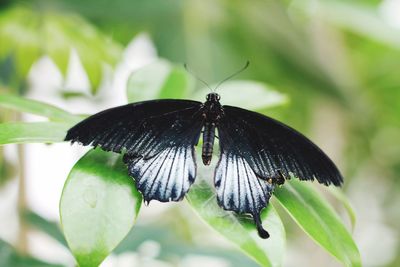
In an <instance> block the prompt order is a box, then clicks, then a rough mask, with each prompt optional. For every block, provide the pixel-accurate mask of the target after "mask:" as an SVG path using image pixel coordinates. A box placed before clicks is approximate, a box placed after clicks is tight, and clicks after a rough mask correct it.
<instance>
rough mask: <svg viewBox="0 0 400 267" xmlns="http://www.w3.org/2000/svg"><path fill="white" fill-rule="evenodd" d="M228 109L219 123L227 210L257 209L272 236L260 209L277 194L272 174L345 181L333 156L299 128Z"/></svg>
mask: <svg viewBox="0 0 400 267" xmlns="http://www.w3.org/2000/svg"><path fill="white" fill-rule="evenodd" d="M223 109H224V116H223V117H222V118H221V119H220V121H219V124H218V135H219V142H220V150H221V158H220V162H219V164H218V166H217V168H216V173H215V185H216V188H217V196H218V201H219V204H220V205H221V206H222V207H224V208H225V209H227V210H233V211H236V212H239V213H251V214H252V215H253V217H254V220H255V222H256V224H257V228H258V229H259V233H260V235H264V236H267V234H266V233H264V232H263V231H264V230H263V229H262V227H261V222H260V217H259V214H260V212H261V210H262V209H263V208H264V207H266V206H267V204H268V201H269V198H270V197H271V195H272V191H273V188H274V182H273V183H269V182H268V180H269V179H270V178H271V179H272V181H278V179H281V178H282V176H284V177H289V175H293V176H295V177H298V178H299V179H301V180H314V179H316V180H317V181H318V182H320V183H323V184H325V185H329V184H331V183H332V184H334V185H336V186H338V185H340V184H341V183H342V182H343V178H342V176H341V175H340V173H339V171H338V169H337V168H336V166H335V165H334V163H333V162H332V161H331V160H330V159H329V158H328V156H326V155H325V153H324V152H322V151H321V149H319V148H318V147H317V146H316V145H315V144H313V143H312V142H311V141H310V140H309V139H307V138H306V137H305V136H303V135H302V134H300V133H299V132H297V131H295V130H294V129H292V128H290V127H288V126H286V125H284V124H282V123H280V122H278V121H276V120H274V119H272V118H269V117H266V116H264V115H261V114H259V113H256V112H252V111H248V110H245V109H241V108H237V107H231V106H223ZM270 181H271V180H270Z"/></svg>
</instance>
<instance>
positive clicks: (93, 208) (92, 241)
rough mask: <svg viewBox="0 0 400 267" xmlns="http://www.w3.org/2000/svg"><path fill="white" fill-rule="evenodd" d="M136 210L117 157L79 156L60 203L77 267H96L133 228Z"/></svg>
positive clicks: (94, 153)
mask: <svg viewBox="0 0 400 267" xmlns="http://www.w3.org/2000/svg"><path fill="white" fill-rule="evenodd" d="M140 206H141V195H140V194H139V192H138V191H137V190H136V188H135V185H134V182H133V180H132V178H131V177H129V176H128V174H127V170H126V167H125V165H124V164H123V163H122V161H121V159H120V156H119V155H118V154H115V153H107V152H104V151H102V150H91V151H89V152H88V153H87V154H86V155H85V156H83V157H82V158H81V159H80V160H79V161H78V163H77V164H75V166H74V167H73V169H72V170H71V172H70V174H69V176H68V178H67V180H66V182H65V185H64V190H63V193H62V196H61V200H60V217H61V224H62V229H63V232H64V235H65V238H66V240H67V243H68V246H69V248H70V249H71V251H72V253H73V255H74V256H75V258H76V260H77V262H78V264H79V266H81V267H91V266H98V265H99V264H100V263H101V262H102V261H103V260H104V259H105V258H106V257H107V255H109V254H110V253H111V251H112V250H113V249H114V248H115V247H116V246H117V245H118V244H119V243H120V242H121V240H122V239H123V238H124V237H125V236H126V235H127V234H128V232H129V230H130V229H131V228H132V227H133V225H134V224H135V220H136V216H137V215H138V212H139V209H140Z"/></svg>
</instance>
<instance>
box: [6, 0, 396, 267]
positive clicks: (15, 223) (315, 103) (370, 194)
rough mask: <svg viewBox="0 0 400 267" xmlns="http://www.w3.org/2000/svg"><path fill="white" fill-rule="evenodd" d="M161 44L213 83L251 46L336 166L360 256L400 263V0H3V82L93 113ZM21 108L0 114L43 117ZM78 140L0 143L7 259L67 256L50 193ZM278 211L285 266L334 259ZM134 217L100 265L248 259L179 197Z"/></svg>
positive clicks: (120, 96) (289, 113) (257, 63)
mask: <svg viewBox="0 0 400 267" xmlns="http://www.w3.org/2000/svg"><path fill="white" fill-rule="evenodd" d="M158 58H165V59H168V60H170V61H172V62H175V63H177V64H182V63H183V62H187V63H188V64H189V66H191V68H192V69H193V70H195V72H196V73H197V74H198V75H199V76H201V77H202V79H204V80H206V81H209V82H210V83H215V82H218V81H220V80H221V79H223V78H225V77H226V76H227V75H228V74H230V73H231V72H233V71H235V70H237V69H239V68H240V67H241V66H242V65H243V64H244V63H245V61H246V60H250V62H251V65H250V67H249V68H248V69H247V70H246V71H245V72H244V73H242V74H241V75H240V78H241V79H251V80H256V81H260V82H264V83H266V84H269V85H271V86H272V87H273V88H275V89H276V90H277V91H279V92H280V93H283V94H285V95H286V96H287V98H288V103H287V104H285V105H283V106H279V107H275V108H271V109H268V110H267V111H266V114H268V115H269V116H272V117H274V118H277V119H280V120H282V121H284V122H285V123H287V124H289V125H291V126H293V127H294V128H296V129H298V130H300V131H301V132H303V133H305V134H306V135H307V136H309V137H310V138H311V139H312V140H314V141H315V142H316V143H317V144H318V145H320V146H321V147H322V148H323V150H324V151H326V152H327V154H328V155H330V156H331V157H332V159H333V160H334V161H335V162H336V163H337V164H338V166H339V169H341V170H342V172H343V174H344V177H345V184H344V187H343V190H344V192H345V194H346V195H347V196H348V198H349V199H350V202H351V203H352V205H353V208H354V209H355V212H356V216H357V223H356V226H355V229H354V231H353V235H354V238H355V240H356V242H357V244H358V246H359V249H360V252H361V256H362V259H363V263H364V266H388V267H389V266H393V267H394V266H400V247H399V237H400V228H399V223H400V208H399V207H400V194H399V193H400V190H399V189H400V179H399V175H400V146H399V140H400V88H399V85H400V74H399V70H400V0H384V1H378V0H364V1H362V0H354V1H344V0H343V1H341V0H292V1H290V0H285V1H272V0H251V1H224V0H203V1H200V0H185V1H184V0H168V1H165V0H153V1H140V0H113V1H107V0H101V1H99V0H96V1H95V0H85V1H82V0H80V1H77V0H68V1H63V0H31V1H12V0H8V1H7V0H3V1H0V90H2V91H7V92H12V93H15V94H20V95H23V96H26V97H29V98H32V99H37V100H41V101H45V102H48V103H51V104H54V105H56V106H59V107H61V108H64V109H66V110H68V111H70V112H73V113H87V114H91V113H94V112H97V111H99V110H102V109H104V108H107V107H111V106H115V105H121V104H124V103H126V93H125V86H126V82H127V79H128V77H129V75H130V73H132V72H133V71H135V70H137V69H138V68H140V67H142V66H145V65H146V64H148V63H151V62H154V61H155V60H157V59H158ZM242 94H243V95H245V94H246V88H243V91H242ZM21 116H22V115H18V114H15V113H13V112H11V111H9V110H6V109H0V122H4V121H11V120H17V119H23V120H27V121H30V120H37V118H36V117H34V116H32V115H30V116H27V115H23V117H21ZM85 151H86V149H85V148H79V147H78V146H74V147H72V148H71V146H70V145H69V144H54V145H44V144H29V145H25V146H14V145H7V146H3V147H0V239H1V240H0V265H1V266H74V260H73V257H72V256H71V254H70V253H69V251H68V249H66V247H65V241H64V240H63V237H62V235H61V234H60V232H59V230H58V228H57V225H58V223H59V215H58V203H59V198H60V195H61V190H62V186H63V184H64V181H65V178H66V177H67V175H68V172H69V170H70V169H71V167H72V166H73V164H74V163H75V162H76V161H77V159H78V158H79V157H80V156H82V155H83V153H84V152H85ZM22 210H24V211H25V212H20V211H22ZM339 211H340V208H339ZM342 212H343V213H344V211H342ZM344 218H345V219H346V216H344ZM283 220H284V222H285V228H286V231H287V238H288V241H287V247H288V251H287V253H286V256H285V263H284V266H340V265H339V263H337V262H336V261H335V260H334V259H333V258H332V257H331V256H330V255H328V254H327V253H326V252H325V251H323V250H322V249H320V248H319V247H318V246H317V245H315V244H314V243H313V242H312V241H311V240H310V239H309V238H308V237H307V236H306V235H305V234H304V233H303V232H302V231H301V230H299V229H298V227H297V226H296V225H295V224H294V223H293V222H292V221H291V219H290V218H289V217H288V218H283ZM135 229H137V230H136V231H137V232H136V235H135V238H133V236H132V238H131V237H130V236H128V238H127V239H126V240H125V241H124V243H123V244H121V246H120V247H119V248H118V249H117V250H116V251H115V253H114V254H113V255H112V256H110V257H108V258H107V259H106V261H105V262H104V263H103V264H102V266H253V265H255V264H254V263H252V261H251V260H249V259H247V258H246V257H245V256H242V255H241V254H240V253H238V252H236V251H235V249H234V248H232V247H231V245H229V243H228V242H226V241H225V240H224V239H223V238H221V237H219V236H218V235H217V234H216V233H215V232H213V231H212V230H210V229H208V227H206V226H204V224H203V223H202V222H201V221H199V220H198V219H197V218H195V217H193V216H192V213H191V211H190V210H188V209H187V207H186V206H185V204H182V203H177V204H164V205H159V204H157V203H152V204H151V205H150V207H143V208H142V211H141V214H140V218H139V220H138V222H137V226H135ZM193 232H195V233H193ZM138 233H140V234H139V237H138ZM196 233H197V234H196ZM198 233H201V235H199V234H198ZM124 247H129V248H130V249H124Z"/></svg>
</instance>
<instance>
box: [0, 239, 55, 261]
mask: <svg viewBox="0 0 400 267" xmlns="http://www.w3.org/2000/svg"><path fill="white" fill-rule="evenodd" d="M0 266H4V267H26V266H29V267H61V266H62V265H60V264H52V263H47V262H44V261H41V260H39V259H35V258H32V257H29V256H24V255H20V254H19V253H18V252H17V251H16V250H15V249H14V248H13V247H12V246H10V245H9V244H8V243H6V242H4V241H3V240H0Z"/></svg>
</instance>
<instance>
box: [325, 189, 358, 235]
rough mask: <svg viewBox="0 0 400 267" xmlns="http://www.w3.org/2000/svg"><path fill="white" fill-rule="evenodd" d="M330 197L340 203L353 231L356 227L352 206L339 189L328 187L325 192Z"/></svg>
mask: <svg viewBox="0 0 400 267" xmlns="http://www.w3.org/2000/svg"><path fill="white" fill-rule="evenodd" d="M327 191H328V192H329V193H330V194H332V196H334V197H335V198H336V199H337V200H338V201H339V202H340V203H342V205H343V207H344V208H345V210H346V212H347V215H348V216H349V219H350V224H351V230H352V231H353V230H354V227H355V226H356V221H357V219H356V213H355V211H354V209H353V206H352V205H351V203H350V201H349V199H348V198H347V197H346V195H345V194H344V193H343V191H342V190H341V189H339V188H336V187H329V188H328V190H327Z"/></svg>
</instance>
